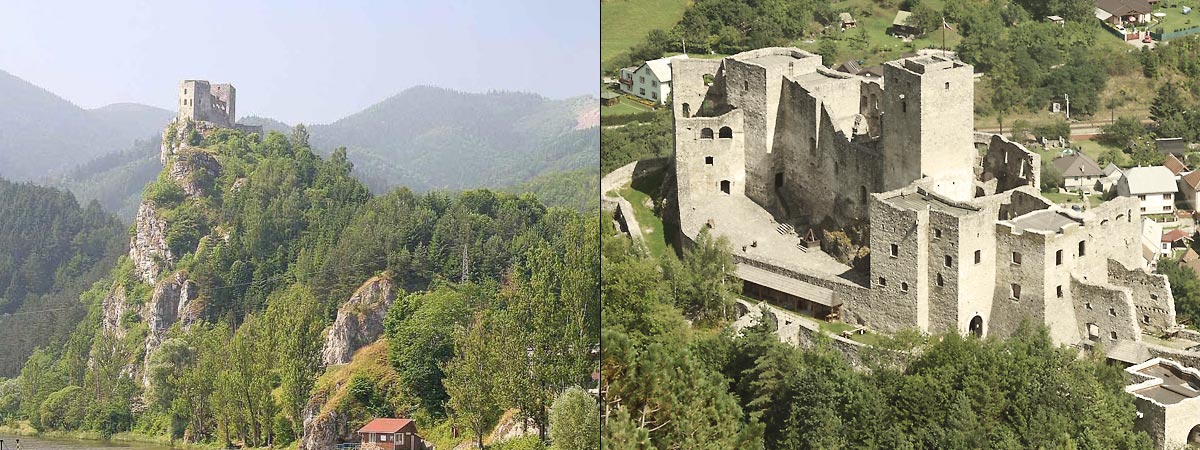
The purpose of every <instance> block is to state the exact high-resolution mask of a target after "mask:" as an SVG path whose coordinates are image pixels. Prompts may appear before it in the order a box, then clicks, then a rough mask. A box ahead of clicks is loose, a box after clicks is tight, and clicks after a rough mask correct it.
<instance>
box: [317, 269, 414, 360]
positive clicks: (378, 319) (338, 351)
mask: <svg viewBox="0 0 1200 450" xmlns="http://www.w3.org/2000/svg"><path fill="white" fill-rule="evenodd" d="M395 301H396V291H395V287H394V286H393V285H392V281H391V280H390V279H389V278H388V277H387V276H386V275H377V276H374V277H371V279H369V280H367V281H366V282H365V283H363V284H362V286H359V288H358V290H356V291H354V295H351V296H350V299H349V300H347V301H346V303H344V304H342V306H341V308H338V315H337V319H336V320H334V322H333V325H330V326H329V329H328V331H327V333H326V335H325V347H324V348H323V349H322V350H321V360H322V362H323V363H324V364H325V365H338V364H346V363H348V362H350V357H351V356H353V355H354V351H355V350H358V349H359V348H362V347H363V346H365V345H367V344H370V343H372V342H375V340H377V339H379V336H381V335H382V334H383V319H384V317H386V316H387V310H388V308H390V307H391V306H392V303H394V302H395Z"/></svg>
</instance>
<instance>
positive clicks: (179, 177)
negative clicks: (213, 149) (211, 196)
mask: <svg viewBox="0 0 1200 450" xmlns="http://www.w3.org/2000/svg"><path fill="white" fill-rule="evenodd" d="M187 150H190V151H180V152H178V153H177V154H176V155H177V157H176V158H175V160H174V161H172V164H171V170H170V171H169V172H168V174H169V175H170V176H171V178H172V179H174V180H175V182H177V183H179V186H180V187H182V188H183V192H185V193H187V195H188V196H191V197H196V196H203V195H207V194H208V191H207V190H208V187H209V185H211V183H212V180H215V179H216V178H217V177H219V176H221V164H220V163H218V162H217V159H216V158H214V157H213V156H212V155H211V154H209V153H208V152H206V151H203V150H200V149H194V148H188V149H187Z"/></svg>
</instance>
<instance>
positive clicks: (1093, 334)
mask: <svg viewBox="0 0 1200 450" xmlns="http://www.w3.org/2000/svg"><path fill="white" fill-rule="evenodd" d="M1087 329H1088V338H1089V339H1098V338H1099V337H1100V327H1098V326H1096V324H1094V323H1089V324H1087Z"/></svg>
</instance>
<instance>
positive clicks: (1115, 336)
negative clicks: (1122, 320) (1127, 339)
mask: <svg viewBox="0 0 1200 450" xmlns="http://www.w3.org/2000/svg"><path fill="white" fill-rule="evenodd" d="M1108 336H1109V337H1111V338H1112V340H1114V341H1115V340H1117V332H1116V331H1109V332H1108Z"/></svg>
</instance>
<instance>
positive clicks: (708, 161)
mask: <svg viewBox="0 0 1200 450" xmlns="http://www.w3.org/2000/svg"><path fill="white" fill-rule="evenodd" d="M704 163H705V164H708V165H710V166H711V165H712V164H713V157H711V156H705V157H704Z"/></svg>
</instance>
